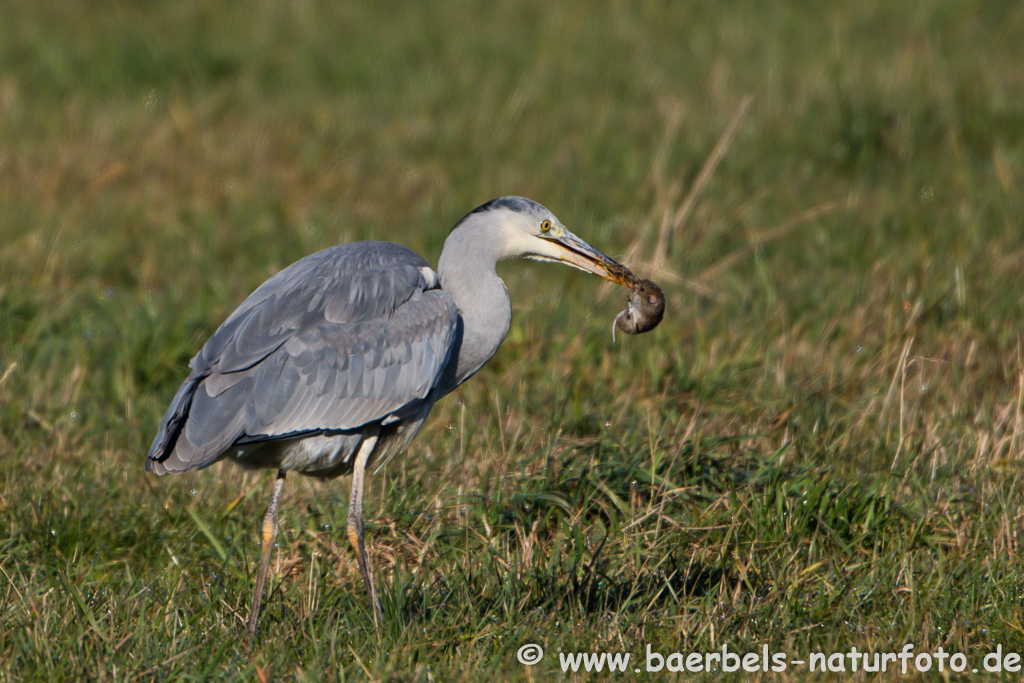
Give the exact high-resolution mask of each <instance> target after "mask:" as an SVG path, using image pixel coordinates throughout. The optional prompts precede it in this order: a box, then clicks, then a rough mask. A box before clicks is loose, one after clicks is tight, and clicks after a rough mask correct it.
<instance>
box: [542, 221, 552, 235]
mask: <svg viewBox="0 0 1024 683" xmlns="http://www.w3.org/2000/svg"><path fill="white" fill-rule="evenodd" d="M550 229H551V221H549V220H547V219H546V218H545V219H544V220H542V221H541V222H540V231H541V232H547V231H548V230H550Z"/></svg>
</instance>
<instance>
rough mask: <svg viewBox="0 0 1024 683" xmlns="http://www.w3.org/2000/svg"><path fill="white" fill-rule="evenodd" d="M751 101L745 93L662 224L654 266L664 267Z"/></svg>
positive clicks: (752, 99)
mask: <svg viewBox="0 0 1024 683" xmlns="http://www.w3.org/2000/svg"><path fill="white" fill-rule="evenodd" d="M753 102H754V97H753V95H746V96H744V98H743V100H741V101H740V105H739V106H738V107H737V108H736V113H735V114H733V115H732V120H730V121H729V125H728V126H726V128H725V131H724V132H723V133H722V136H721V137H720V138H719V139H718V142H717V143H716V144H715V148H714V149H713V150H711V154H710V156H708V158H707V160H706V161H705V162H704V166H702V167H701V169H700V173H699V174H697V179H696V180H695V181H694V183H693V186H692V187H690V191H689V192H687V193H686V197H684V198H683V202H682V204H680V205H679V208H678V209H677V210H676V212H675V214H674V215H673V216H672V220H671V222H669V223H666V224H663V225H662V229H661V231H660V233H659V234H658V244H657V246H656V247H655V249H654V256H653V258H652V259H651V261H652V263H653V265H654V267H655V268H662V267H664V265H665V261H666V259H667V258H668V255H669V252H670V250H671V243H672V239H673V238H675V237H678V234H679V231H680V230H682V228H683V225H685V224H686V219H687V218H688V217H689V215H690V212H691V211H693V207H694V204H696V202H697V198H698V197H699V196H700V193H701V192H702V191H703V190H704V186H705V185H707V183H708V181H709V180H710V179H711V175H712V174H713V173H714V172H715V169H716V168H718V164H719V162H721V161H722V158H723V157H724V156H725V154H726V152H728V151H729V146H730V145H732V140H733V137H735V135H736V130H737V129H738V128H739V125H740V122H741V121H743V117H744V116H746V115H747V110H748V109H750V105H751V104H752V103H753Z"/></svg>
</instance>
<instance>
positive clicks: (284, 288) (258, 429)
mask: <svg viewBox="0 0 1024 683" xmlns="http://www.w3.org/2000/svg"><path fill="white" fill-rule="evenodd" d="M457 325H458V312H457V309H456V307H455V303H454V301H452V299H451V297H450V296H448V294H447V293H445V292H443V291H442V290H440V289H439V288H438V280H437V276H436V274H434V272H433V271H432V270H430V268H429V267H428V266H427V264H426V262H425V261H424V260H423V259H422V258H420V257H419V256H417V255H416V254H415V253H414V252H412V251H409V250H408V249H405V248H404V247H400V246H399V245H394V244H388V243H374V242H368V243H354V244H348V245H342V246H340V247H334V248H332V249H328V250H325V251H324V252H320V253H318V254H314V255H312V256H309V257H307V258H306V259H303V260H301V261H299V262H297V263H295V264H293V265H292V266H290V267H289V268H286V269H285V270H283V271H281V272H280V273H278V274H277V275H276V276H274V277H273V278H271V279H270V280H268V281H267V282H266V283H264V285H263V286H261V287H260V288H259V289H257V290H256V291H255V292H253V294H252V295H251V296H250V297H249V298H248V299H247V300H246V301H245V302H243V304H242V305H241V306H239V308H238V309H237V310H236V311H235V312H234V313H233V314H232V315H231V316H230V317H229V318H228V320H227V321H225V323H224V324H223V325H222V326H221V328H220V329H219V330H218V331H217V332H216V333H214V335H213V337H211V338H210V340H209V341H208V342H207V344H206V345H205V346H204V347H203V349H202V351H200V352H199V354H198V355H197V356H196V357H195V358H194V359H193V361H192V363H191V365H192V373H191V375H190V376H189V378H188V379H187V380H186V381H185V383H184V384H183V385H182V387H181V388H180V389H179V391H178V394H177V395H176V396H175V398H174V399H173V400H172V402H171V406H170V408H169V409H168V411H167V414H166V415H165V417H164V420H163V421H162V423H161V425H160V429H159V431H158V434H157V437H156V439H155V440H154V442H153V446H152V448H151V449H150V452H149V455H148V457H147V460H146V469H148V470H150V471H154V472H157V473H159V474H163V473H164V472H183V471H187V470H193V469H200V468H202V467H206V466H208V465H210V464H212V463H214V462H216V461H217V460H218V459H219V458H220V457H221V456H223V455H224V454H225V452H226V451H227V450H228V449H230V448H231V446H232V445H234V444H236V443H238V444H240V443H248V442H252V441H261V440H267V439H274V438H284V437H290V436H295V435H302V434H315V433H332V432H339V431H345V430H352V429H358V428H360V427H362V426H364V425H367V424H369V423H373V422H379V423H388V422H391V421H395V420H400V419H402V418H404V417H408V416H411V415H415V414H417V413H419V412H420V411H421V410H422V409H423V407H424V405H425V404H426V402H428V401H433V400H434V398H435V396H433V394H434V393H435V389H436V387H437V386H438V384H439V382H440V379H441V376H442V374H443V372H444V370H445V367H446V366H447V364H448V362H449V360H450V359H451V357H452V349H453V346H454V344H455V338H456V330H457Z"/></svg>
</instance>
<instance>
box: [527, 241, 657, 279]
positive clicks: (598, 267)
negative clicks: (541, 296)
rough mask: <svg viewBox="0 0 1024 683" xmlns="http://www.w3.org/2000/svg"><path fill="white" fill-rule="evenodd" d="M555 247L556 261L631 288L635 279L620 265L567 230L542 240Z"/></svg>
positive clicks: (627, 269)
mask: <svg viewBox="0 0 1024 683" xmlns="http://www.w3.org/2000/svg"><path fill="white" fill-rule="evenodd" d="M542 239H544V240H546V241H548V242H550V243H551V244H552V245H557V246H556V251H557V252H558V256H557V260H558V261H561V262H562V263H567V264H569V265H570V266H575V267H576V268H579V269H580V270H585V271H587V272H588V273H593V274H594V275H597V276H598V277H603V278H604V279H605V280H611V281H612V282H614V283H615V284H617V285H622V286H623V287H631V286H633V284H634V283H635V282H637V278H636V276H635V275H633V273H632V272H630V270H629V268H626V267H625V266H624V265H622V264H621V263H618V262H617V261H615V260H614V259H612V258H610V257H608V256H605V255H604V254H602V253H601V252H599V251H598V250H597V249H594V247H592V246H590V245H589V244H587V243H586V242H584V241H583V240H581V239H580V238H579V237H577V236H576V235H574V234H572V233H571V232H569V231H568V230H566V231H564V232H563V233H562V234H561V235H559V236H557V237H554V236H552V237H544V238H542Z"/></svg>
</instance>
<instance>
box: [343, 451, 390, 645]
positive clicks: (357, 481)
mask: <svg viewBox="0 0 1024 683" xmlns="http://www.w3.org/2000/svg"><path fill="white" fill-rule="evenodd" d="M376 445H377V437H376V436H368V437H366V438H365V439H364V440H363V443H362V444H360V446H359V453H357V454H356V461H355V464H354V465H353V466H352V495H351V497H350V498H349V502H348V519H347V520H346V523H345V525H346V527H347V528H348V542H349V543H351V544H352V549H353V550H355V551H356V561H357V562H358V563H359V571H360V572H361V573H362V575H363V581H364V582H365V583H366V590H367V592H368V593H369V594H370V602H371V603H372V604H373V625H374V626H377V627H379V626H380V624H381V622H382V621H383V620H384V612H383V610H382V609H381V606H380V599H379V598H378V597H377V591H376V589H374V587H373V575H372V574H371V573H370V558H369V557H368V556H367V555H366V546H365V544H364V543H363V535H364V533H363V478H364V475H365V474H366V463H367V461H368V460H369V459H370V454H371V453H373V448H374V446H376Z"/></svg>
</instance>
